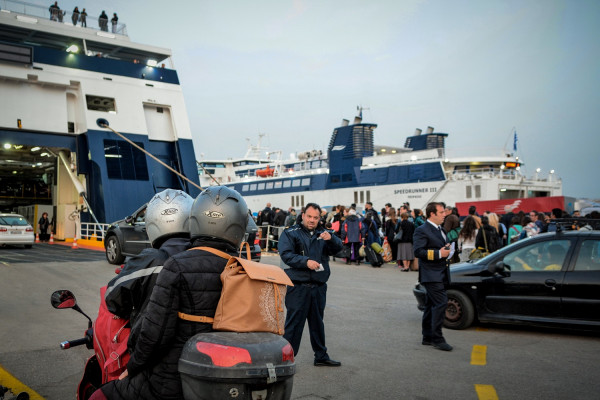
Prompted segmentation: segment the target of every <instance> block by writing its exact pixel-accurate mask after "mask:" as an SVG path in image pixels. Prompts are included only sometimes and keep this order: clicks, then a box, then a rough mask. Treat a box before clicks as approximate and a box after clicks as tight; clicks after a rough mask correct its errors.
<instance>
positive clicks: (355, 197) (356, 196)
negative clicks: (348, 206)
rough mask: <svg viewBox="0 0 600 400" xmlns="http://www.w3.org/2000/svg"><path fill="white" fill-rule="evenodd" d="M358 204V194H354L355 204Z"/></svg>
mask: <svg viewBox="0 0 600 400" xmlns="http://www.w3.org/2000/svg"><path fill="white" fill-rule="evenodd" d="M356 203H358V192H354V204H356Z"/></svg>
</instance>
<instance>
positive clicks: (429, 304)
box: [421, 282, 448, 343]
mask: <svg viewBox="0 0 600 400" xmlns="http://www.w3.org/2000/svg"><path fill="white" fill-rule="evenodd" d="M421 285H423V286H424V287H425V289H426V290H427V297H426V299H425V312H424V313H423V322H422V324H421V326H422V332H423V339H424V340H429V341H431V342H433V343H441V342H445V341H446V340H445V339H444V336H443V335H442V323H443V322H444V317H445V316H446V307H448V295H447V294H446V289H445V288H444V284H443V283H442V282H425V283H421Z"/></svg>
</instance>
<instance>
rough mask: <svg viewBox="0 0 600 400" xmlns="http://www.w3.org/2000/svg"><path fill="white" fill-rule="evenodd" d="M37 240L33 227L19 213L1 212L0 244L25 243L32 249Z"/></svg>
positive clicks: (24, 244) (27, 247)
mask: <svg viewBox="0 0 600 400" xmlns="http://www.w3.org/2000/svg"><path fill="white" fill-rule="evenodd" d="M34 241H35V234H34V233H33V227H32V226H31V224H29V222H27V220H26V219H25V217H24V216H22V215H19V214H5V213H2V214H0V245H7V244H8V245H15V244H16V245H23V246H25V248H26V249H30V248H31V246H33V242H34Z"/></svg>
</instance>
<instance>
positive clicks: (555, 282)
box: [485, 236, 572, 319]
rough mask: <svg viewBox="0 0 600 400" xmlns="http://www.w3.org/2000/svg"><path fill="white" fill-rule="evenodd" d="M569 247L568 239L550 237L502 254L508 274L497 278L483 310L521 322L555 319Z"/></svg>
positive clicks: (557, 314)
mask: <svg viewBox="0 0 600 400" xmlns="http://www.w3.org/2000/svg"><path fill="white" fill-rule="evenodd" d="M571 248H572V242H571V240H569V239H564V238H556V237H555V236H552V237H549V238H545V240H534V241H531V242H530V241H528V243H527V245H525V246H522V247H517V248H515V249H514V250H513V251H511V252H508V253H505V255H504V256H503V257H502V258H501V260H502V261H503V262H504V265H505V266H508V267H510V272H509V273H507V274H506V275H507V276H501V277H497V278H496V280H495V282H494V285H493V288H492V289H491V290H490V292H489V293H488V295H487V296H486V299H485V308H486V309H487V310H488V311H489V312H491V313H493V314H504V315H507V316H508V315H511V316H516V318H523V319H530V318H540V317H541V318H545V317H547V318H558V317H559V316H560V303H561V288H562V283H563V280H564V275H565V272H564V268H563V266H564V265H566V264H565V261H566V260H567V259H568V256H569V254H570V253H571V251H570V250H571Z"/></svg>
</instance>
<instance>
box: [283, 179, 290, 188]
mask: <svg viewBox="0 0 600 400" xmlns="http://www.w3.org/2000/svg"><path fill="white" fill-rule="evenodd" d="M290 186H292V181H291V180H287V181H283V187H284V188H289V187H290Z"/></svg>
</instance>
